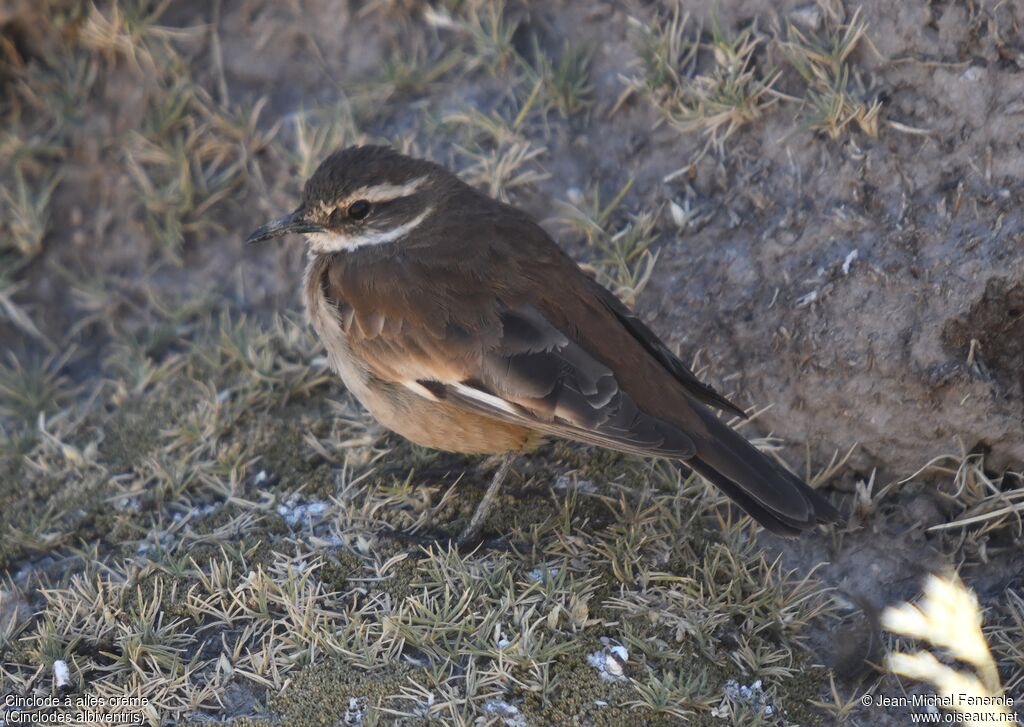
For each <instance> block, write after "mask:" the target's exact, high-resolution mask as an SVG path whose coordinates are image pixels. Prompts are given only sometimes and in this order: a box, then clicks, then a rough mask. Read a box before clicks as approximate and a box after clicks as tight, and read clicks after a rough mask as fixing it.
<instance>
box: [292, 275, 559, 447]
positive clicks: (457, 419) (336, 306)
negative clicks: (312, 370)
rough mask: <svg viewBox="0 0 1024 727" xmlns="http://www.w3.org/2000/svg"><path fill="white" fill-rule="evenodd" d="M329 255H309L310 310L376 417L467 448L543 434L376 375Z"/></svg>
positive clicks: (437, 442) (330, 354)
mask: <svg viewBox="0 0 1024 727" xmlns="http://www.w3.org/2000/svg"><path fill="white" fill-rule="evenodd" d="M327 264H329V262H328V261H326V260H325V259H324V256H317V257H312V258H310V261H309V264H308V265H307V268H306V275H305V278H306V283H305V288H306V296H305V298H306V300H305V303H306V314H307V316H308V317H309V321H310V323H311V324H312V325H313V328H314V330H316V332H317V335H318V336H319V337H320V340H321V341H322V342H323V344H324V347H325V348H326V349H327V360H328V362H329V363H330V366H331V368H332V369H334V370H335V371H336V372H337V373H338V375H339V376H341V379H342V381H343V382H344V383H345V388H347V389H348V390H349V392H350V393H351V394H352V395H353V396H355V397H356V398H357V399H358V400H359V402H360V403H361V404H362V405H363V406H364V407H366V408H367V410H369V412H370V414H372V415H373V416H374V418H375V419H377V421H379V422H380V423H381V424H383V425H384V426H385V427H387V428H388V429H390V430H392V431H394V432H397V433H398V434H400V435H402V436H403V437H405V438H406V439H409V440H410V441H412V442H415V443H416V444H419V445H421V446H424V447H430V448H431V449H441V450H445V451H450V452H463V453H466V454H496V453H501V452H508V451H517V452H518V451H529V450H531V449H534V448H536V447H537V446H539V445H540V444H541V443H542V442H543V441H544V437H543V435H541V434H539V433H537V432H534V431H531V430H529V429H527V428H524V427H519V426H515V425H512V424H508V423H505V422H502V421H499V420H497V419H492V418H490V417H486V416H482V415H480V414H476V413H474V412H470V411H466V410H463V409H461V408H459V407H457V406H455V405H453V404H450V403H448V402H445V401H437V400H431V399H430V398H427V397H425V396H421V395H418V394H416V393H414V392H413V391H412V390H410V389H409V388H408V387H406V386H404V385H402V384H401V383H399V382H393V381H383V380H381V379H380V378H379V377H377V376H375V375H374V374H373V373H372V372H371V371H370V370H369V367H368V366H367V365H366V363H365V362H363V361H361V360H360V358H359V356H358V355H357V354H356V353H355V352H353V350H352V346H351V345H350V342H349V335H348V326H349V325H352V320H353V318H352V316H349V317H348V321H349V322H348V323H346V315H345V314H346V308H347V307H348V305H349V303H348V301H343V300H336V299H335V298H332V297H329V296H328V294H327V292H326V291H325V289H324V288H325V286H324V285H323V284H322V280H323V276H324V274H325V271H326V265H327Z"/></svg>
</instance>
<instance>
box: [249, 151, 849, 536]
mask: <svg viewBox="0 0 1024 727" xmlns="http://www.w3.org/2000/svg"><path fill="white" fill-rule="evenodd" d="M291 233H298V234H301V235H303V236H305V240H306V245H307V264H306V268H305V272H304V276H303V279H304V280H303V291H304V295H303V298H304V304H305V308H306V313H307V316H308V318H309V321H310V322H311V324H312V326H313V328H314V330H315V331H316V333H317V335H318V336H319V338H320V340H321V341H322V343H323V345H324V347H325V348H326V351H327V360H328V362H329V364H330V366H331V368H333V369H334V371H336V372H337V374H338V375H339V376H340V377H341V379H342V381H343V383H344V384H345V387H346V388H347V389H348V391H349V392H351V394H353V395H354V396H355V398H357V399H358V400H359V401H360V402H361V403H362V405H363V406H364V407H365V408H366V409H367V410H369V412H370V414H371V415H373V416H374V417H375V418H376V419H377V420H378V421H379V422H380V423H381V424H382V425H383V426H384V427H386V428H388V429H390V430H392V431H394V432H397V433H398V434H400V435H401V436H403V437H405V438H407V439H409V440H411V441H412V442H414V443H416V444H419V445H422V446H424V447H428V448H432V449H436V450H443V451H449V452H460V453H464V454H479V455H484V454H486V455H497V456H498V460H499V462H500V464H499V465H498V467H497V470H496V471H495V473H494V476H493V478H492V479H491V482H490V484H489V485H488V486H487V488H486V490H485V492H484V495H483V498H482V500H481V501H480V503H479V505H478V506H477V508H476V510H475V512H474V513H473V515H472V516H471V518H470V520H469V521H468V523H467V524H466V525H465V527H464V528H463V529H462V531H461V533H460V534H459V535H458V537H457V538H456V539H455V542H456V543H457V544H458V545H459V546H463V545H467V544H472V543H474V542H476V541H477V540H478V538H479V535H480V533H481V531H482V528H483V526H484V524H485V522H486V519H487V516H488V514H489V512H490V510H491V509H492V508H493V506H494V504H495V502H496V500H497V496H498V494H499V491H500V488H501V486H502V483H503V482H504V481H505V480H506V479H507V478H508V476H509V474H510V472H511V471H512V468H513V464H514V462H515V460H516V458H517V457H518V456H519V455H522V454H526V453H529V452H532V451H533V450H535V449H537V448H538V447H539V446H541V445H542V444H544V443H545V442H547V441H548V440H551V439H553V438H562V439H568V440H572V441H575V442H579V443H582V444H585V445H593V446H597V447H603V448H606V449H610V450H614V451H616V452H621V453H624V454H628V455H638V456H641V457H652V458H662V459H667V460H673V461H675V462H678V463H679V464H680V465H682V466H684V467H688V468H689V469H690V470H693V471H695V472H697V473H698V474H700V475H701V476H703V477H704V478H705V479H706V480H708V481H709V482H711V483H712V484H713V485H715V486H716V487H717V488H719V489H720V490H721V491H722V492H723V493H724V494H726V495H727V496H728V497H729V498H731V499H732V500H733V501H734V502H735V503H736V504H737V505H738V506H739V507H740V508H741V509H742V510H744V511H745V512H746V513H748V514H749V515H750V516H751V517H752V518H753V519H754V520H755V521H757V522H758V523H759V524H760V525H761V526H762V527H764V528H765V529H767V530H768V531H771V532H774V533H777V534H780V535H784V536H795V535H798V534H800V533H801V532H803V531H806V530H809V529H812V528H814V527H815V526H817V525H819V524H828V523H834V522H838V520H839V513H838V511H837V510H836V508H835V507H834V506H833V505H832V504H831V503H830V502H829V501H828V499H827V498H825V497H824V496H823V495H822V494H821V493H819V492H817V491H816V490H814V489H813V488H811V487H810V486H809V485H807V483H805V482H804V481H803V480H801V479H800V478H799V477H797V476H796V475H794V474H792V473H791V472H789V471H788V470H786V469H785V468H783V467H782V466H780V465H779V464H777V463H776V462H774V461H772V460H771V459H769V458H768V457H767V456H766V455H764V454H763V453H762V452H760V451H759V450H758V449H756V448H755V447H754V446H753V445H751V444H750V443H749V442H748V441H747V439H746V438H745V437H743V436H742V435H741V434H739V433H738V432H737V431H736V430H734V429H733V428H732V427H730V426H729V425H728V424H727V423H726V422H725V421H723V419H722V417H721V416H720V415H719V412H724V413H727V414H729V415H734V416H736V417H740V418H746V413H745V412H744V410H743V409H741V408H740V407H738V406H736V405H735V404H733V403H732V402H731V401H730V400H729V399H727V398H726V397H725V396H723V395H722V394H720V393H719V392H718V391H716V390H715V389H714V388H712V387H711V386H709V385H708V384H706V383H704V382H702V381H701V380H700V379H699V378H698V377H697V376H696V375H695V374H694V373H693V372H692V371H691V369H690V368H688V367H687V366H686V365H685V364H684V363H683V361H682V360H680V358H679V357H678V356H677V355H676V354H674V353H673V352H672V350H671V349H670V348H669V347H668V346H667V345H666V344H665V343H664V342H663V341H662V340H661V339H660V338H659V337H658V336H657V335H656V334H655V333H654V332H653V331H652V330H651V329H650V328H649V327H648V326H647V325H646V324H645V323H644V322H643V321H642V320H641V319H640V317H639V316H638V315H637V314H635V313H634V312H633V311H632V310H630V309H629V308H628V307H627V306H626V305H625V304H623V303H622V302H621V301H620V300H619V299H618V298H617V297H616V296H615V295H614V294H613V293H612V292H611V291H609V290H608V289H607V288H605V287H604V286H602V285H601V284H600V283H599V282H598V281H596V280H595V279H594V278H593V277H592V276H590V275H588V274H587V273H586V272H584V270H583V269H582V268H580V266H579V265H578V264H577V263H576V262H575V261H574V260H573V259H572V258H571V257H570V256H569V255H568V254H567V253H566V252H565V251H563V250H562V248H561V247H560V246H559V245H558V244H557V243H556V242H555V241H554V240H553V239H552V238H551V236H549V235H548V233H547V232H546V231H545V230H544V229H543V228H542V227H541V226H540V225H539V224H538V223H537V222H535V221H534V220H533V219H532V218H531V217H530V216H529V215H528V214H526V213H525V212H523V211H522V210H520V209H518V208H516V207H514V206H512V205H510V204H507V203H504V202H502V201H500V200H497V199H494V198H492V197H490V196H488V195H487V194H485V193H483V192H482V191H480V190H477V189H476V188H474V187H473V186H471V185H469V184H467V183H466V182H464V181H462V180H461V179H460V178H459V177H458V176H457V175H456V174H454V173H452V172H451V171H449V170H448V169H447V168H445V167H443V166H441V165H439V164H436V163H434V162H431V161H428V160H424V159H418V158H413V157H411V156H407V155H404V154H402V153H400V152H398V151H396V150H394V149H392V148H391V147H388V146H383V145H361V146H350V147H346V148H343V149H340V150H338V151H335V152H333V153H332V154H330V155H329V156H327V157H326V158H325V159H324V160H323V161H322V162H321V164H320V165H319V167H318V168H317V169H316V170H315V172H314V173H313V175H312V176H311V177H310V178H309V179H308V180H307V181H306V183H305V186H304V187H303V191H302V200H301V204H300V205H299V206H298V208H297V209H295V210H294V211H293V212H291V213H289V214H287V215H284V216H283V217H280V218H278V219H275V220H273V221H271V222H269V223H267V224H265V225H263V226H261V227H259V228H258V229H256V230H255V231H254V232H253V233H252V234H251V235H249V237H248V239H247V242H248V243H258V242H262V241H265V240H269V239H271V238H276V237H281V236H284V235H288V234H291ZM716 410H717V411H716Z"/></svg>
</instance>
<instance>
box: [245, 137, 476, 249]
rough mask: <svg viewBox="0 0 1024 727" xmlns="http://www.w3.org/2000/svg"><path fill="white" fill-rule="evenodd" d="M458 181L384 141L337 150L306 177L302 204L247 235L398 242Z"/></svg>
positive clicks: (327, 244)
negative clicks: (386, 145) (390, 146)
mask: <svg viewBox="0 0 1024 727" xmlns="http://www.w3.org/2000/svg"><path fill="white" fill-rule="evenodd" d="M453 184H460V183H459V182H458V180H457V178H456V177H455V176H454V175H452V174H451V173H450V172H448V171H447V170H445V169H444V168H443V167H440V166H438V165H436V164H433V163H431V162H427V161H423V160H421V159H413V158H412V157H407V156H405V155H403V154H399V153H398V152H396V151H394V150H392V149H390V148H388V147H384V146H351V147H348V148H346V149H342V150H340V151H337V152H334V153H333V154H331V155H330V156H329V157H327V158H326V159H325V160H324V161H323V162H322V163H321V164H320V166H319V167H318V168H317V170H316V172H314V173H313V176H312V177H310V178H309V180H308V181H307V182H306V186H305V188H304V189H303V192H302V204H301V205H300V206H299V208H298V209H297V210H295V211H294V212H292V213H291V214H287V215H285V216H284V217H281V218H279V219H276V220H274V221H272V222H268V223H267V224H265V225H263V226H262V227H260V228H259V229H257V230H255V231H253V233H252V234H251V235H249V237H248V239H247V242H260V241H262V240H269V239H270V238H273V237H280V236H282V235H287V234H289V233H292V232H297V233H302V234H304V235H305V236H306V240H307V241H308V243H309V245H310V247H311V248H312V249H313V250H315V251H316V252H319V253H333V252H345V251H349V250H354V249H356V248H360V247H366V246H371V245H381V244H385V243H390V242H398V241H400V240H402V238H404V237H405V236H406V235H408V234H409V233H411V232H412V231H413V230H415V229H416V228H418V227H419V226H420V225H422V224H423V223H424V222H425V221H426V220H427V219H428V218H429V217H430V216H431V215H433V214H434V213H435V212H437V211H438V209H439V207H440V206H441V205H442V204H444V203H445V202H446V200H447V198H448V197H449V195H450V192H451V190H452V187H453Z"/></svg>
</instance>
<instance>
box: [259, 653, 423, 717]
mask: <svg viewBox="0 0 1024 727" xmlns="http://www.w3.org/2000/svg"><path fill="white" fill-rule="evenodd" d="M411 672H412V669H411V668H410V667H409V666H408V665H406V664H402V663H397V664H389V665H387V666H384V667H382V668H381V669H379V670H375V671H373V672H365V671H362V670H360V669H354V668H352V667H351V666H349V665H347V664H346V663H345V662H344V661H343V660H341V659H330V660H325V661H323V662H321V663H319V664H316V665H315V666H311V667H307V668H305V669H303V670H302V671H300V672H298V673H296V674H295V676H294V677H293V678H292V680H291V682H290V683H289V685H288V688H287V689H286V690H284V691H283V692H281V693H280V694H279V695H277V696H275V697H273V698H272V699H271V701H270V706H271V708H272V709H273V710H274V711H275V712H276V713H277V714H278V715H279V717H280V719H281V723H282V724H286V725H294V727H333V726H334V725H336V724H338V723H339V722H341V720H342V719H343V717H344V716H345V711H346V710H347V709H348V707H349V700H350V699H352V698H356V699H366V700H367V704H368V706H369V710H370V712H371V713H372V711H374V710H375V708H376V707H378V706H380V705H385V706H395V704H394V702H393V700H391V697H393V696H395V695H397V694H399V693H400V692H401V688H402V687H403V686H404V685H406V684H407V683H408V682H407V677H408V675H409V674H410V673H411ZM368 718H370V719H372V717H371V716H370V715H368Z"/></svg>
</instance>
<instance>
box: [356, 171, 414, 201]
mask: <svg viewBox="0 0 1024 727" xmlns="http://www.w3.org/2000/svg"><path fill="white" fill-rule="evenodd" d="M425 181H427V178H426V177H419V178H417V179H413V180H412V181H409V182H406V183H405V184H374V185H371V186H368V187H360V188H359V189H357V190H356V191H354V192H352V193H351V194H349V195H347V196H346V197H345V201H344V202H343V203H342V204H346V203H351V202H355V201H356V200H357V199H365V200H366V201H367V202H390V201H391V200H393V199H401V198H402V197H408V196H409V195H410V194H413V193H414V192H415V191H416V190H417V189H419V188H420V187H422V186H423V183H424V182H425Z"/></svg>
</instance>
